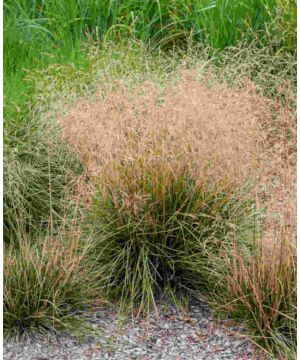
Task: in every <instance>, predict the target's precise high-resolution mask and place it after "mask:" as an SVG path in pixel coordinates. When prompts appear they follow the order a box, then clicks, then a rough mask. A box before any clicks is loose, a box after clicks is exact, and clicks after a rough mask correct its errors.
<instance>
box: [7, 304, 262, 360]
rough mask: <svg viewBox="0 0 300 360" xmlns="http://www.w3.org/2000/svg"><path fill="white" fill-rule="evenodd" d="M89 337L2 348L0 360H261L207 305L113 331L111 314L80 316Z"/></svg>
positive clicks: (162, 314)
mask: <svg viewBox="0 0 300 360" xmlns="http://www.w3.org/2000/svg"><path fill="white" fill-rule="evenodd" d="M84 315H85V316H86V317H87V318H88V321H89V323H90V324H91V326H92V328H93V331H92V332H91V334H92V335H90V334H89V335H87V336H85V338H84V339H83V340H82V341H79V340H78V338H76V337H74V336H66V335H63V336H55V337H53V336H52V337H49V338H45V337H44V338H35V339H31V340H29V339H27V340H21V341H19V342H13V341H12V340H10V341H7V342H5V344H4V359H5V360H9V359H14V360H21V359H22V360H51V359H55V360H92V359H93V360H96V359H120V360H121V359H128V360H129V359H130V360H133V359H136V360H138V359H139V360H150V359H151V360H152V359H153V360H154V359H155V360H156V359H157V360H158V359H170V360H194V359H199V360H201V359H203V360H204V359H206V360H210V359H211V360H212V359H213V360H217V359H231V360H235V359H236V360H248V359H263V358H264V357H263V356H262V354H261V353H260V351H259V350H258V349H257V348H255V346H254V345H253V344H251V343H250V342H249V341H248V340H247V339H246V338H245V337H243V336H238V335H236V332H240V333H241V332H243V329H242V328H240V327H238V326H234V325H232V324H230V323H229V322H222V323H220V322H216V320H214V319H213V318H212V317H211V314H210V312H209V309H208V307H207V305H206V304H203V303H197V304H193V305H191V306H190V310H189V314H186V315H184V314H178V312H177V311H176V309H175V308H171V307H167V308H166V307H165V306H160V307H159V314H158V317H155V316H150V318H149V320H148V321H145V320H139V321H134V322H130V323H128V324H126V325H125V326H122V327H121V328H120V326H118V321H117V318H116V312H115V311H114V310H113V309H108V308H105V309H104V308H102V309H101V308H100V309H97V311H94V312H92V313H91V312H89V313H85V314H84Z"/></svg>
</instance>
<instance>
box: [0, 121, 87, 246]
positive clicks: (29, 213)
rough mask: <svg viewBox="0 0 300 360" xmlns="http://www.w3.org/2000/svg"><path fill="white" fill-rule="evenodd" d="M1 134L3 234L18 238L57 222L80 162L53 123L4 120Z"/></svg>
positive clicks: (8, 239) (6, 237)
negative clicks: (2, 143) (62, 139)
mask: <svg viewBox="0 0 300 360" xmlns="http://www.w3.org/2000/svg"><path fill="white" fill-rule="evenodd" d="M4 139H5V140H4V158H5V162H4V174H3V179H4V209H3V211H4V214H3V221H4V240H5V241H6V242H11V241H13V242H16V241H17V242H18V241H19V239H20V238H22V236H23V235H24V233H25V234H26V233H34V232H40V231H41V230H47V229H49V228H51V229H54V228H55V227H56V223H57V222H58V224H59V222H60V220H61V218H62V217H63V216H65V213H66V199H70V195H71V193H72V182H73V181H74V174H76V173H77V174H78V173H79V172H80V171H81V165H80V163H79V161H78V160H77V157H76V156H75V155H74V154H72V153H70V152H69V150H68V148H67V146H66V145H64V144H62V143H61V141H60V140H59V134H58V133H57V129H55V127H54V126H51V127H50V126H49V125H43V124H42V122H38V121H37V120H31V121H29V122H28V123H27V124H25V123H22V124H20V123H15V124H13V123H11V124H9V126H7V125H6V126H5V129H4ZM72 172H73V177H72Z"/></svg>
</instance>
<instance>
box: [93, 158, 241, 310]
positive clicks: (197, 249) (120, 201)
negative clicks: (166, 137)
mask: <svg viewBox="0 0 300 360" xmlns="http://www.w3.org/2000/svg"><path fill="white" fill-rule="evenodd" d="M172 165H173V167H172ZM114 169H115V170H114V173H113V174H112V173H111V172H109V174H108V175H107V177H106V176H105V175H102V176H101V181H100V183H99V191H98V192H97V193H96V195H95V197H94V200H93V204H92V207H91V210H90V215H89V217H88V220H87V222H88V224H87V229H88V231H89V232H90V229H91V228H92V229H93V231H92V233H91V234H90V233H89V234H90V235H89V236H91V237H92V238H91V239H92V242H93V248H92V255H91V258H93V259H96V260H95V261H96V262H97V264H98V278H99V279H100V280H99V281H100V283H101V287H102V288H103V290H104V293H106V294H107V296H108V298H110V299H117V300H119V301H120V305H121V308H122V309H127V310H128V309H131V310H134V309H135V313H137V314H140V313H144V314H146V315H147V314H148V313H149V311H150V309H151V308H153V307H154V308H155V304H156V302H157V300H158V299H159V297H160V296H162V295H164V294H166V295H171V298H173V299H176V298H177V299H179V298H182V295H187V293H188V292H189V290H196V291H197V290H200V289H201V290H203V291H204V290H205V289H206V288H207V284H208V278H209V264H208V261H207V254H208V252H210V251H213V252H214V253H216V254H217V253H220V252H221V251H222V249H223V248H224V247H226V246H228V240H229V239H231V238H233V237H234V234H235V233H236V232H237V230H238V229H240V228H241V227H242V223H244V222H245V219H244V218H243V216H241V206H240V204H239V201H238V200H237V198H236V196H235V193H234V191H233V189H232V188H231V187H230V186H229V185H228V184H227V182H226V181H224V182H223V183H218V184H216V183H213V181H209V179H205V178H199V179H195V178H193V177H192V176H191V175H190V173H189V171H188V167H187V166H186V165H185V163H184V162H182V163H181V164H180V165H178V164H177V166H176V167H175V166H174V164H172V163H170V162H168V160H167V159H166V158H164V157H163V156H162V155H157V156H156V157H153V158H151V157H147V156H144V157H136V158H135V159H133V160H128V161H121V162H118V163H117V164H115V166H114ZM195 258H196V259H197V260H196V261H195ZM179 295H180V296H179ZM136 310H137V312H136Z"/></svg>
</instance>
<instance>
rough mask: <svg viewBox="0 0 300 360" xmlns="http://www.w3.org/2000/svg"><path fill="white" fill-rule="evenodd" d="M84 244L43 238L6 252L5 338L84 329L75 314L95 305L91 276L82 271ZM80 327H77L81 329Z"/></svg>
mask: <svg viewBox="0 0 300 360" xmlns="http://www.w3.org/2000/svg"><path fill="white" fill-rule="evenodd" d="M87 248H88V244H86V245H85V247H84V248H83V249H82V250H81V251H80V252H79V251H78V246H77V242H76V241H66V240H64V241H62V239H57V238H56V239H55V238H52V237H50V236H48V237H47V236H43V237H40V238H37V239H34V241H33V240H31V241H29V239H26V238H25V237H23V239H22V241H21V240H20V241H19V244H18V246H17V247H16V246H14V245H9V246H8V247H6V248H5V252H4V262H3V270H4V271H3V275H4V283H3V290H4V291H3V293H4V296H3V328H4V334H5V336H17V337H18V336H20V335H23V336H24V335H26V334H29V333H39V334H41V333H43V334H44V333H46V332H49V331H50V332H53V331H57V330H61V331H73V332H78V330H80V329H83V328H84V324H85V322H84V319H83V318H82V317H79V316H78V312H77V311H78V310H79V309H81V308H82V307H83V306H84V305H88V304H90V302H91V301H92V300H95V299H96V298H97V296H98V297H99V293H98V292H97V291H95V289H96V288H95V287H94V284H93V281H92V279H93V276H92V272H91V271H92V270H91V268H89V267H88V266H86V264H85V265H84V256H85V253H86V251H87ZM79 325H80V326H79Z"/></svg>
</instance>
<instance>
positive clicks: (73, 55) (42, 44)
mask: <svg viewBox="0 0 300 360" xmlns="http://www.w3.org/2000/svg"><path fill="white" fill-rule="evenodd" d="M295 24H296V2H295V1H294V0H287V1H282V0H200V1H198V0H145V1H137V0H127V1H120V0H69V1H62V0H53V1H45V0H33V1H26V0H5V1H4V54H5V55H4V93H5V115H6V117H7V118H14V119H16V118H18V119H22V118H24V116H25V117H26V114H27V111H28V105H27V103H28V100H29V99H30V97H31V94H32V93H33V92H34V88H33V87H32V86H31V84H30V83H29V82H27V81H25V80H24V79H25V77H26V70H28V69H33V68H39V69H40V68H45V67H46V66H47V65H49V64H51V63H72V64H73V65H74V66H75V67H87V66H88V60H87V57H86V52H85V51H84V50H83V49H82V45H83V44H84V43H85V42H86V41H87V40H88V39H89V40H91V39H93V40H94V41H98V42H99V44H101V42H103V41H104V40H113V41H115V42H116V41H117V42H121V43H122V42H124V41H126V40H127V39H128V38H131V39H137V40H141V41H142V42H144V43H145V44H146V45H147V46H149V47H150V48H151V49H153V48H160V49H163V50H168V49H170V48H173V47H179V48H185V47H187V46H188V45H191V44H193V43H202V44H205V45H209V46H211V47H213V48H215V49H224V48H225V47H228V46H234V45H237V43H238V42H240V41H241V40H245V41H248V42H251V41H256V42H257V45H258V46H260V45H266V44H269V43H270V42H271V43H272V45H273V46H274V52H276V51H277V50H278V49H280V48H282V47H284V48H285V49H286V51H289V52H294V51H295V44H296V42H295V41H296V39H295Z"/></svg>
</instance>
